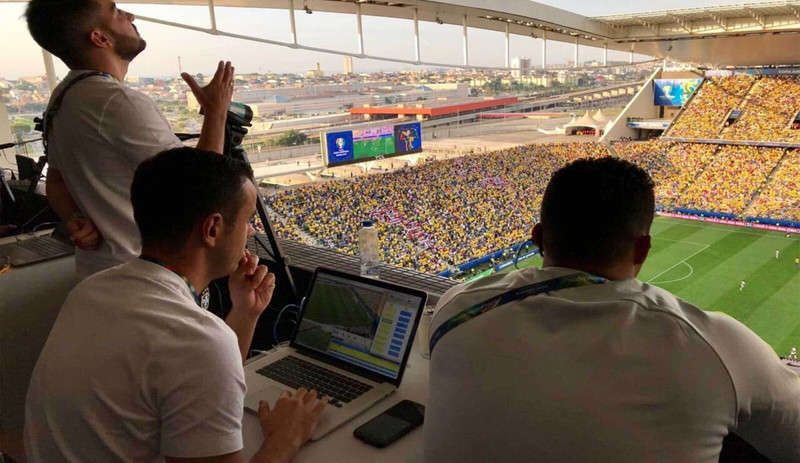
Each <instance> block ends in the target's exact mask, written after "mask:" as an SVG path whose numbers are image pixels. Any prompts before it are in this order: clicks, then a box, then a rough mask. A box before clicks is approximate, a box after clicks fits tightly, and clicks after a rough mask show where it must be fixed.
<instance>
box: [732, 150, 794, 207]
mask: <svg viewBox="0 0 800 463" xmlns="http://www.w3.org/2000/svg"><path fill="white" fill-rule="evenodd" d="M745 214H746V215H748V216H751V217H766V218H771V219H777V220H792V221H795V222H800V150H789V151H788V152H787V153H786V156H785V157H784V158H783V160H782V161H781V164H780V165H779V166H778V168H777V169H776V170H775V172H774V173H773V174H772V177H771V178H770V180H769V183H767V185H766V187H765V188H763V189H762V191H761V193H759V195H758V196H757V197H756V199H755V201H754V202H753V204H752V206H751V208H750V209H749V210H748V211H746V213H745Z"/></svg>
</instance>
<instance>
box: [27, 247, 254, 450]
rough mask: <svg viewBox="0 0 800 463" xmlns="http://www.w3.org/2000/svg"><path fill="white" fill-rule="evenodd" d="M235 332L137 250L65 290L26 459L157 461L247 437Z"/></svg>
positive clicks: (32, 398)
mask: <svg viewBox="0 0 800 463" xmlns="http://www.w3.org/2000/svg"><path fill="white" fill-rule="evenodd" d="M245 392H246V388H245V382H244V370H243V367H242V357H241V353H240V352H239V347H238V344H237V339H236V335H235V334H234V332H233V331H232V330H231V329H230V328H229V327H228V326H227V325H226V324H225V322H223V321H222V320H220V319H219V318H218V317H216V316H214V315H212V314H211V313H209V312H208V311H206V310H202V309H201V308H200V307H198V306H197V303H196V302H195V301H194V298H193V297H192V293H191V291H190V290H189V288H188V286H187V285H186V283H184V281H183V280H182V279H181V278H180V277H178V276H177V275H176V274H175V273H173V272H171V271H169V270H167V269H165V268H163V267H161V266H159V265H157V264H153V263H150V262H146V261H143V260H140V259H135V260H133V261H130V262H128V263H126V264H124V265H122V266H120V267H116V268H113V269H110V270H107V271H104V272H101V273H98V274H96V275H94V276H92V277H90V278H87V279H86V280H84V281H83V282H82V283H80V284H79V285H78V286H77V287H76V288H75V289H74V290H73V291H72V292H71V293H70V295H69V296H68V297H67V300H66V302H65V303H64V306H63V308H62V309H61V312H60V313H59V315H58V318H57V319H56V322H55V325H54V326H53V330H52V332H51V333H50V336H49V337H48V339H47V342H46V344H45V346H44V349H43V350H42V353H41V356H40V357H39V361H38V362H37V363H36V367H35V369H34V372H33V376H32V378H31V383H30V387H29V389H28V396H27V401H26V404H25V447H26V449H27V452H28V461H29V462H32V463H35V462H48V463H50V462H62V461H69V462H87V461H102V462H113V461H129V462H133V461H135V462H157V461H163V458H162V456H164V455H166V456H172V457H187V458H188V457H207V456H213V455H222V454H227V453H231V452H235V451H237V450H240V449H241V448H242V433H241V422H242V414H243V403H244V396H245Z"/></svg>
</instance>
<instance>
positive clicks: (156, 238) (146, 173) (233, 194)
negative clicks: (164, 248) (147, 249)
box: [131, 148, 253, 247]
mask: <svg viewBox="0 0 800 463" xmlns="http://www.w3.org/2000/svg"><path fill="white" fill-rule="evenodd" d="M252 175H253V170H252V169H251V168H250V166H249V165H247V164H246V163H244V162H242V161H239V160H236V159H232V158H230V157H227V156H221V155H219V154H216V153H212V152H210V151H203V150H199V149H195V148H175V149H171V150H167V151H164V152H161V153H159V154H157V155H156V156H154V157H152V158H150V159H148V160H146V161H144V162H142V163H141V164H140V165H139V168H138V169H136V173H135V174H134V176H133V184H132V185H131V203H132V204H133V217H134V219H136V225H137V226H138V227H139V233H140V234H141V237H142V245H143V246H153V245H169V246H175V247H180V246H181V245H182V244H183V243H184V242H186V240H187V239H188V238H189V236H190V235H191V233H192V229H193V228H194V227H195V226H196V225H197V224H198V223H199V222H200V221H201V220H203V219H205V218H206V217H208V216H209V215H211V214H213V213H214V212H219V213H221V214H222V217H223V218H224V219H225V222H226V224H228V225H233V223H234V222H235V219H236V215H237V214H238V212H239V210H240V209H241V207H242V205H243V203H244V200H245V197H244V194H243V190H242V182H243V181H245V180H246V179H250V178H251V176H252Z"/></svg>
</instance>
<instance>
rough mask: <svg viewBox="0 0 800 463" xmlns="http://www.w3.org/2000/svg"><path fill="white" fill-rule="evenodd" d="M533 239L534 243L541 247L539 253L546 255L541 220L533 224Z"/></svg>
mask: <svg viewBox="0 0 800 463" xmlns="http://www.w3.org/2000/svg"><path fill="white" fill-rule="evenodd" d="M531 240H532V241H533V244H535V245H536V247H537V248H539V254H541V256H542V257H544V247H542V224H541V222H540V223H537V224H536V225H534V226H533V231H532V232H531Z"/></svg>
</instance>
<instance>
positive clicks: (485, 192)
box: [267, 143, 608, 273]
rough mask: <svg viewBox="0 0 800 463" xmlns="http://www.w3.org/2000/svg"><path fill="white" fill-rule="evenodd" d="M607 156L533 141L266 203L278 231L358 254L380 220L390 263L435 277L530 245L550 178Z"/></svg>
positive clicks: (593, 148) (586, 147)
mask: <svg viewBox="0 0 800 463" xmlns="http://www.w3.org/2000/svg"><path fill="white" fill-rule="evenodd" d="M604 155H608V151H607V150H606V148H605V147H604V146H603V145H599V144H594V143H548V144H532V145H525V146H520V147H515V148H510V149H505V150H501V151H496V152H492V153H488V154H476V155H472V156H464V157H460V158H455V159H447V160H438V161H436V160H432V161H427V162H424V163H421V164H418V165H417V166H414V167H406V168H402V169H398V170H396V171H394V172H389V173H384V174H374V175H365V176H359V177H356V178H353V179H343V180H341V181H337V182H325V183H317V184H312V185H309V186H307V187H303V188H299V189H295V190H284V191H281V192H278V193H275V194H273V195H271V196H269V197H268V198H267V201H268V204H269V206H270V208H271V209H273V210H274V211H275V212H276V213H277V214H279V215H280V216H281V217H282V218H283V219H284V220H285V222H283V221H282V220H278V221H276V222H277V223H276V230H277V232H278V234H279V235H281V236H287V235H288V233H292V232H290V231H289V230H291V229H294V230H295V232H294V233H296V232H297V231H301V232H302V233H304V234H306V235H308V236H310V237H312V238H314V239H315V240H316V241H317V242H318V244H320V245H322V246H325V247H328V248H332V249H336V250H338V251H340V252H344V253H348V254H353V255H355V254H357V251H358V242H357V236H358V228H359V227H360V226H361V221H362V220H365V219H376V218H379V220H377V221H376V226H377V228H378V234H379V238H380V243H381V247H382V259H383V261H384V262H387V263H390V264H393V265H399V266H403V267H410V268H414V269H417V270H419V271H422V272H426V273H436V272H441V271H443V270H445V269H447V268H450V267H451V266H453V265H457V264H462V263H464V262H468V261H470V260H473V259H476V258H479V257H483V256H485V255H487V254H489V253H491V252H494V251H498V250H503V249H507V248H508V247H509V246H511V245H514V244H516V243H521V242H524V241H526V240H527V239H528V238H529V235H530V230H531V228H532V227H533V224H534V221H535V214H537V213H538V210H539V209H540V206H541V198H542V194H543V193H544V188H545V186H546V185H547V182H548V180H549V179H550V175H551V174H552V173H553V172H554V171H555V170H557V169H558V168H560V167H561V166H563V165H564V164H566V163H567V162H569V161H572V160H574V159H578V158H581V157H599V156H604ZM520 210H525V211H529V213H527V214H520V213H519V211H520Z"/></svg>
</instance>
